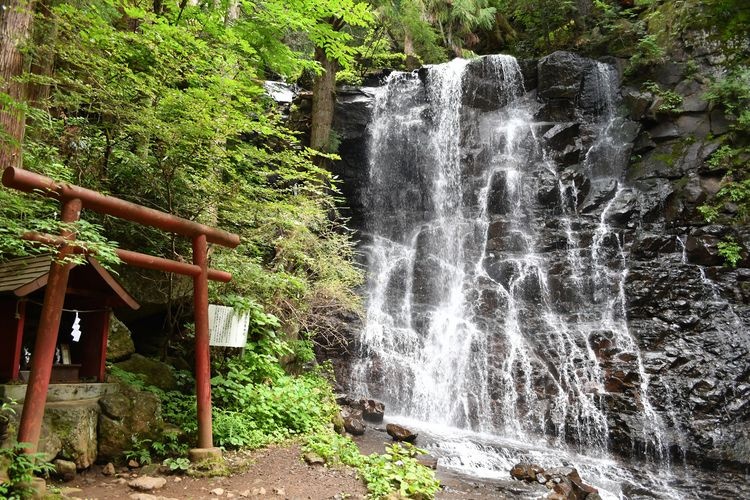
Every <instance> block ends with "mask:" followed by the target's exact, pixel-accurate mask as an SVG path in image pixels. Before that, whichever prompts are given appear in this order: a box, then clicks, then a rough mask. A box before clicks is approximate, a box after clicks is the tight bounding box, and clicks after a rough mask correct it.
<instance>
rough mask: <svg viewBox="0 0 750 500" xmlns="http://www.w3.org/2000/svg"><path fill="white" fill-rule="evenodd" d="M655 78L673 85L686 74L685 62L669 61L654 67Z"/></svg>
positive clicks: (659, 81) (662, 82) (667, 84)
mask: <svg viewBox="0 0 750 500" xmlns="http://www.w3.org/2000/svg"><path fill="white" fill-rule="evenodd" d="M653 75H654V79H655V80H656V81H657V82H658V83H661V84H662V85H665V86H672V85H675V84H676V83H678V82H679V81H680V80H682V79H683V78H684V76H685V64H684V63H681V62H673V61H669V62H666V63H662V64H659V65H658V66H655V67H654V68H653Z"/></svg>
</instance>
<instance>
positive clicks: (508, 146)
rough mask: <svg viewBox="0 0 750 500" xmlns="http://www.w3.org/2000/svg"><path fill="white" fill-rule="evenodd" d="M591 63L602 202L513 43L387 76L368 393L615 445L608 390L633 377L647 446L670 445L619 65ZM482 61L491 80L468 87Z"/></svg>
mask: <svg viewBox="0 0 750 500" xmlns="http://www.w3.org/2000/svg"><path fill="white" fill-rule="evenodd" d="M591 72H592V75H593V78H592V81H593V82H594V90H595V91H596V98H595V102H596V106H595V107H594V109H593V110H591V112H590V113H591V116H590V117H589V118H588V120H589V121H590V123H591V127H590V131H593V132H591V135H592V136H593V137H589V138H588V146H587V149H586V150H585V151H586V153H585V154H584V155H583V157H582V159H581V161H580V168H581V169H582V171H584V172H585V176H586V177H587V178H588V179H590V183H591V186H590V187H588V188H587V192H588V194H587V198H586V199H587V200H591V199H596V198H597V196H599V197H600V198H601V199H604V200H605V202H603V203H601V204H600V206H599V208H594V209H591V208H590V207H589V208H588V209H587V208H586V207H585V206H584V205H585V203H584V199H583V198H584V196H583V195H582V194H581V193H580V190H579V187H580V185H579V184H580V182H579V179H577V178H576V176H574V175H567V173H566V172H560V170H561V169H560V168H559V167H558V165H557V164H556V163H555V161H554V159H553V158H552V156H551V152H550V150H549V147H548V145H547V142H548V141H549V140H551V139H550V137H553V136H554V134H555V133H557V129H556V128H555V129H552V130H550V128H551V127H552V125H551V124H549V123H546V122H544V121H542V120H538V119H536V118H535V112H536V110H537V107H536V101H535V99H534V98H533V96H530V95H528V94H527V93H526V92H525V90H524V86H523V76H522V72H521V68H520V67H519V65H518V63H517V61H516V60H515V59H514V58H512V57H510V56H487V57H484V58H481V59H478V60H474V61H472V62H469V61H466V60H461V59H457V60H454V61H452V62H451V63H448V64H444V65H439V66H432V67H428V68H427V69H426V71H424V70H423V71H420V72H413V73H393V74H391V75H390V77H389V78H388V80H387V83H386V85H385V86H383V87H381V88H378V89H376V90H375V93H376V98H375V105H374V110H373V117H372V121H371V125H370V127H369V134H370V136H369V141H370V142H369V179H368V184H367V186H366V190H365V194H364V198H365V199H364V200H363V204H364V206H365V231H364V236H365V239H366V241H367V245H366V246H365V254H366V258H367V269H368V285H367V295H366V299H367V317H366V325H365V328H364V331H363V332H362V333H361V336H360V338H359V356H358V358H357V361H356V362H355V363H354V366H353V368H352V380H351V382H352V383H351V385H352V389H353V390H354V391H355V392H357V393H359V394H360V395H362V396H368V397H374V398H377V399H381V400H383V401H384V402H385V403H386V404H387V406H388V408H389V413H392V414H399V415H402V416H405V417H409V418H411V419H414V420H416V421H421V422H429V423H431V424H439V425H442V426H452V427H457V428H462V429H468V430H471V431H474V432H479V433H485V434H483V435H486V434H491V435H495V436H502V437H503V438H504V439H511V440H515V441H525V442H532V441H534V442H537V441H538V440H539V438H544V439H546V441H547V443H548V445H552V446H564V445H565V444H566V443H575V444H576V445H577V446H578V449H579V450H584V451H586V452H587V453H589V454H591V453H593V454H595V455H597V454H598V455H600V456H602V457H606V456H607V449H608V443H609V441H610V425H611V424H610V422H611V421H612V418H613V415H612V414H611V413H610V412H608V406H607V404H606V403H607V400H608V398H610V399H611V398H617V397H619V396H620V394H622V393H623V392H629V393H630V394H631V395H633V398H634V399H635V400H637V402H638V413H637V415H635V418H634V422H635V423H632V425H633V426H636V427H639V428H640V432H641V433H642V435H643V437H642V440H641V443H642V446H645V448H646V449H647V451H648V452H649V453H650V454H651V455H655V456H656V457H657V458H659V457H660V458H661V459H662V460H664V461H666V460H668V455H667V454H666V453H665V451H666V450H667V448H668V446H669V443H668V442H667V438H666V433H665V430H664V427H665V426H664V424H663V423H662V421H661V418H660V416H659V414H658V413H657V412H656V411H655V409H654V408H653V406H652V404H651V402H650V400H649V397H650V396H649V378H648V376H647V373H646V370H645V369H644V365H643V361H642V358H641V353H640V352H639V349H638V347H637V344H636V341H635V339H634V338H633V337H632V335H631V333H630V331H629V329H628V322H627V317H626V308H625V306H626V296H625V280H626V277H627V273H628V268H627V259H626V257H627V252H626V248H625V243H624V242H623V241H622V240H621V237H620V236H619V235H618V232H617V230H616V229H615V228H613V227H612V226H610V220H609V217H610V211H611V208H612V207H613V206H615V205H616V204H617V203H618V200H619V198H620V196H621V193H622V192H623V191H624V190H626V189H628V188H627V187H625V186H624V185H623V184H622V182H621V178H622V175H623V169H624V167H625V165H626V163H627V155H628V154H629V153H628V152H627V150H626V148H625V141H622V140H620V139H619V137H618V133H619V130H620V122H619V121H618V120H620V118H618V117H617V115H616V113H615V106H614V98H615V95H616V93H615V92H616V81H615V80H616V76H615V72H614V70H613V69H612V68H611V67H609V66H607V65H605V64H601V63H595V64H593V65H592V67H591ZM477 74H479V76H478V77H477ZM471 78H475V79H476V78H479V79H480V80H483V81H485V82H490V83H491V84H490V85H489V86H487V85H484V86H482V85H479V86H476V85H475V87H474V88H473V89H472V88H471V87H468V88H467V81H468V80H470V79H471ZM488 89H489V93H490V94H491V93H494V94H495V95H490V96H489V97H488ZM487 102H491V103H495V104H487ZM550 186H552V187H551V188H550ZM597 193H598V194H597ZM582 206H584V208H583V209H581V207H582ZM550 216H552V217H550ZM551 218H552V219H554V221H555V222H554V224H550V223H549V222H548V221H549V220H550V219H551ZM582 228H588V229H587V230H584V229H582ZM622 366H625V367H626V368H625V369H623V368H622Z"/></svg>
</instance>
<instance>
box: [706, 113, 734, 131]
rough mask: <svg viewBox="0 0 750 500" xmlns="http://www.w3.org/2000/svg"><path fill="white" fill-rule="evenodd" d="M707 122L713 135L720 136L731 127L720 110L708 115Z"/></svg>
mask: <svg viewBox="0 0 750 500" xmlns="http://www.w3.org/2000/svg"><path fill="white" fill-rule="evenodd" d="M709 121H710V124H711V125H710V126H711V133H712V134H714V135H722V134H726V133H727V132H729V127H730V125H731V123H730V121H729V120H728V119H727V117H726V115H725V114H724V112H723V111H722V110H720V109H714V110H713V111H711V114H710V115H709Z"/></svg>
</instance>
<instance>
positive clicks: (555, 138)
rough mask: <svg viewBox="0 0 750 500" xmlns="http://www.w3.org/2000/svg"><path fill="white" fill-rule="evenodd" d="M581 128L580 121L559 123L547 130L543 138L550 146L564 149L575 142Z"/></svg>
mask: <svg viewBox="0 0 750 500" xmlns="http://www.w3.org/2000/svg"><path fill="white" fill-rule="evenodd" d="M580 129H581V124H580V123H559V124H557V125H555V126H554V127H552V128H551V129H549V130H548V131H547V132H545V134H544V135H543V136H542V139H544V140H545V141H546V142H547V144H548V145H549V147H551V148H553V149H556V150H563V149H565V148H566V147H568V146H571V145H573V144H574V143H575V139H576V137H578V132H579V131H580Z"/></svg>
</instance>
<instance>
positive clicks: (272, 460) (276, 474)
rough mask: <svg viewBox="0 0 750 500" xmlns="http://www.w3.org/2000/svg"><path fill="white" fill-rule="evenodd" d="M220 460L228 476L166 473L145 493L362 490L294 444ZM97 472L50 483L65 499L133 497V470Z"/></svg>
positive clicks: (201, 495)
mask: <svg viewBox="0 0 750 500" xmlns="http://www.w3.org/2000/svg"><path fill="white" fill-rule="evenodd" d="M226 459H227V461H228V462H229V463H230V466H231V467H233V468H238V469H240V471H238V472H235V473H233V474H232V475H231V476H229V477H217V478H191V477H187V476H175V475H166V476H163V477H165V478H166V479H167V484H166V485H165V486H164V487H163V488H161V489H159V490H157V491H154V492H151V494H152V495H154V497H153V498H159V497H161V498H163V499H169V498H181V499H182V498H190V499H196V500H198V499H214V500H216V499H218V498H237V499H241V498H245V497H247V498H278V499H282V498H288V499H294V500H296V499H312V500H324V499H339V498H342V499H343V498H347V499H358V498H359V499H361V498H364V497H365V496H366V493H367V488H365V486H364V484H363V483H362V481H361V480H360V479H358V478H357V474H356V471H354V470H353V469H351V468H346V467H341V468H329V467H324V466H319V465H318V466H310V465H307V464H306V463H305V462H303V461H302V460H301V459H300V449H299V445H296V444H293V445H288V446H271V447H269V448H265V449H262V450H256V451H254V452H236V453H227V454H226ZM242 469H244V470H242ZM101 470H102V468H101V467H99V466H94V467H92V468H91V469H90V470H88V471H85V472H83V473H81V474H79V475H78V477H77V478H76V479H75V480H74V481H71V482H69V483H56V484H53V486H57V487H59V488H60V489H61V491H62V493H63V495H64V497H65V498H71V499H73V498H81V499H98V500H105V499H106V500H109V499H130V498H136V497H132V495H134V494H136V493H138V492H136V491H135V490H133V489H132V488H130V487H129V486H128V485H127V482H128V481H129V480H131V479H133V478H134V477H137V476H138V475H139V474H140V473H139V471H138V470H137V469H135V470H128V469H119V470H118V474H116V475H115V476H105V475H103V474H102V472H101ZM150 475H151V476H159V475H161V474H158V473H152V474H150ZM219 490H221V491H219ZM212 492H213V493H212ZM218 493H221V495H219V494H218ZM142 498H144V499H146V498H148V497H142Z"/></svg>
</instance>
